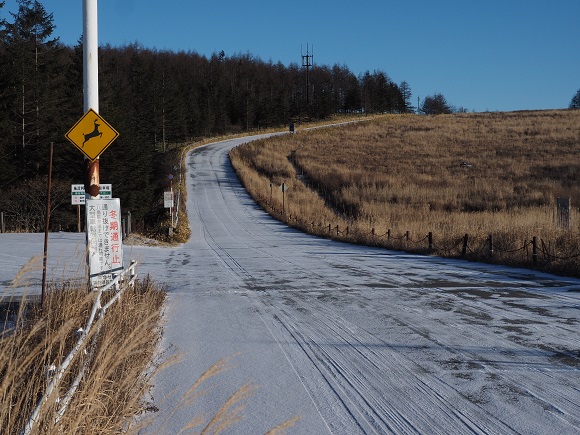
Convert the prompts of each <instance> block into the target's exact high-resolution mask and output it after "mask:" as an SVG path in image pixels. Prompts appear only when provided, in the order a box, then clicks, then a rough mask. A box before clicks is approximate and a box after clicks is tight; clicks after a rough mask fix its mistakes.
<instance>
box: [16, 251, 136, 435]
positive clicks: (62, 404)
mask: <svg viewBox="0 0 580 435" xmlns="http://www.w3.org/2000/svg"><path fill="white" fill-rule="evenodd" d="M127 276H128V279H127ZM136 279H137V262H136V261H135V260H132V261H131V264H130V265H129V267H127V268H126V269H125V270H123V271H122V272H121V273H119V274H118V275H117V276H116V277H115V279H114V280H113V281H112V282H110V283H109V284H107V285H106V286H104V287H102V288H100V289H98V290H95V291H96V292H97V296H96V299H95V303H94V304H93V308H92V310H91V314H90V316H89V319H88V321H87V323H86V325H85V328H84V329H83V328H79V329H78V330H77V335H78V336H79V339H78V341H77V343H76V345H75V346H74V347H73V349H72V350H71V351H70V353H69V354H68V355H67V357H66V358H65V359H64V361H63V363H62V364H61V365H60V366H59V367H54V366H51V367H49V368H48V370H47V373H48V375H49V376H50V382H49V383H48V386H47V387H46V391H45V392H44V394H43V396H42V398H41V399H40V400H39V401H38V404H37V405H36V408H35V409H34V411H33V413H32V415H31V416H30V419H29V420H28V422H27V423H26V426H25V427H24V429H23V430H22V431H21V434H23V435H29V434H30V433H31V432H32V431H33V430H34V428H35V426H36V423H37V422H38V416H39V414H40V411H41V410H42V407H43V405H44V404H45V402H47V401H48V399H49V398H50V397H51V396H52V394H53V392H54V391H55V390H56V389H57V388H58V387H59V385H60V382H61V381H62V378H63V377H64V375H65V373H66V371H67V369H68V367H69V366H70V365H71V363H72V362H73V361H74V359H75V357H76V356H77V355H78V353H79V352H80V351H81V350H83V349H85V341H86V339H87V337H88V336H89V332H90V331H91V328H92V327H93V324H94V322H95V319H96V318H97V317H98V318H102V317H103V316H104V315H105V313H106V312H107V310H108V309H109V308H110V307H111V305H113V304H114V303H115V302H116V301H117V300H119V298H120V297H121V294H122V293H123V291H124V290H125V289H126V288H127V287H133V286H134V285H135V280H136ZM112 289H113V290H114V291H116V293H115V295H114V296H113V297H112V298H111V299H110V300H109V301H108V302H107V303H106V304H105V305H104V306H102V305H101V296H102V295H103V293H104V292H106V291H108V290H112ZM97 334H98V330H97ZM95 336H96V334H95ZM89 361H90V358H86V359H85V361H84V363H83V364H82V366H81V369H80V370H79V373H78V375H77V377H76V378H75V380H74V381H73V383H72V384H71V386H70V388H69V390H68V391H67V393H66V394H65V395H64V397H62V398H59V399H58V400H57V403H58V405H59V408H58V409H57V411H56V416H55V424H56V423H58V421H59V420H60V419H61V418H62V416H63V415H64V413H65V412H66V409H67V407H68V405H69V403H70V401H71V400H72V397H73V395H74V393H75V392H76V390H77V388H78V386H79V384H80V381H81V379H82V378H83V376H84V373H85V371H86V369H87V366H88V363H89Z"/></svg>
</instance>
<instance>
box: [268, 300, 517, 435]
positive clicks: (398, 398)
mask: <svg viewBox="0 0 580 435" xmlns="http://www.w3.org/2000/svg"><path fill="white" fill-rule="evenodd" d="M271 293H272V294H275V293H276V292H271ZM260 302H263V303H264V304H265V305H267V309H266V311H267V312H268V313H269V315H270V316H271V317H272V319H273V320H274V321H275V322H277V323H278V328H279V329H282V330H283V331H285V332H286V334H289V335H290V336H291V337H292V339H293V340H294V341H295V342H296V343H297V344H298V346H299V347H300V349H301V350H302V351H303V353H304V354H306V355H308V359H309V360H310V361H311V363H312V364H314V365H315V366H316V368H317V370H318V371H319V372H320V374H321V376H322V377H323V378H324V380H325V382H326V383H327V384H328V385H329V386H330V387H331V390H332V391H334V392H335V394H336V396H337V399H335V400H340V402H341V407H345V408H346V409H347V411H348V414H350V415H352V416H353V417H354V418H355V419H356V421H357V422H358V425H359V427H360V428H361V430H362V432H363V433H370V432H376V433H427V432H429V433H459V432H461V433H465V431H466V430H468V431H469V432H471V433H482V434H483V433H510V432H513V429H511V428H510V427H509V426H507V425H506V424H505V423H503V422H501V421H499V420H497V419H496V418H495V417H493V416H492V415H490V414H489V413H488V412H487V411H485V410H483V409H481V408H479V407H477V406H476V405H471V404H469V402H466V401H465V400H464V399H463V398H462V397H461V396H460V395H459V394H458V393H457V391H455V390H454V389H452V388H451V387H450V386H448V385H447V384H445V383H444V382H441V381H440V380H439V379H437V378H432V377H430V378H429V381H428V382H426V381H425V380H424V379H425V376H426V374H425V373H422V374H421V377H419V376H417V374H416V373H415V371H413V370H412V369H411V368H410V367H415V368H417V366H415V364H414V363H413V362H412V361H409V360H405V359H401V356H400V355H399V354H398V353H397V352H396V351H392V350H390V349H389V346H388V345H387V344H385V343H384V342H382V341H380V340H378V339H377V338H376V337H374V336H373V335H371V334H369V333H367V332H366V331H364V330H361V329H360V328H358V327H356V326H354V325H352V324H349V323H348V322H346V321H345V320H344V319H341V318H339V317H337V316H336V313H334V312H333V311H332V310H328V309H326V308H325V306H324V305H323V304H320V303H315V302H314V301H312V300H309V301H308V304H309V306H310V307H312V312H311V313H309V314H305V313H304V307H300V309H299V310H296V311H295V312H293V313H291V312H289V309H288V308H286V307H280V305H278V304H275V303H272V302H271V301H269V300H268V299H265V298H260ZM268 302H270V303H268ZM312 313H316V315H314V314H312ZM281 335H282V336H283V335H284V334H281ZM329 337H332V338H333V342H331V343H329ZM278 340H279V341H281V342H284V340H283V339H281V338H279V339H278ZM290 347H291V346H290ZM289 355H290V356H291V357H296V358H297V361H296V363H295V364H294V365H295V366H298V367H303V362H302V363H300V353H296V352H289ZM299 370H300V369H299ZM419 372H421V370H419ZM411 390H414V391H416V393H412V392H411ZM341 397H342V399H340V398H341ZM408 397H412V398H415V399H416V398H417V397H421V398H422V400H421V402H420V403H417V402H415V401H408V400H406V398H408ZM344 398H348V400H345V399H344ZM319 400H321V401H323V402H327V403H330V404H331V405H327V408H328V407H330V408H335V407H336V405H332V399H329V398H328V397H324V396H321V397H319ZM321 407H322V408H325V406H324V405H321ZM458 407H459V409H458ZM342 413H344V411H343V412H342ZM343 429H348V430H349V431H351V430H352V427H346V428H341V430H339V433H347V432H343V431H342V430H343ZM348 433H351V432H348Z"/></svg>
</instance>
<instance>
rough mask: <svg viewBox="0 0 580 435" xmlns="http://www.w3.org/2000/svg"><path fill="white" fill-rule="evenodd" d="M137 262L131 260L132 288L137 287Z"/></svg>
mask: <svg viewBox="0 0 580 435" xmlns="http://www.w3.org/2000/svg"><path fill="white" fill-rule="evenodd" d="M136 265H137V262H136V261H135V260H131V266H130V270H131V272H130V277H131V281H130V283H131V287H134V286H135V278H137V266H136Z"/></svg>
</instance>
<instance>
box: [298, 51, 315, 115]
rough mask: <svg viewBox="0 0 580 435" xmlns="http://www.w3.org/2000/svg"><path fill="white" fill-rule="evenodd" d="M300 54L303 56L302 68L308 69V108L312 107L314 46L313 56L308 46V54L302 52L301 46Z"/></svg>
mask: <svg viewBox="0 0 580 435" xmlns="http://www.w3.org/2000/svg"><path fill="white" fill-rule="evenodd" d="M300 54H301V55H302V68H306V107H307V108H308V106H310V68H312V66H314V46H312V54H310V52H309V51H308V44H306V54H304V53H303V52H302V46H300Z"/></svg>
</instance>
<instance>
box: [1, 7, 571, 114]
mask: <svg viewBox="0 0 580 435" xmlns="http://www.w3.org/2000/svg"><path fill="white" fill-rule="evenodd" d="M41 3H42V4H43V5H44V7H45V9H46V10H47V12H49V13H52V14H54V23H55V25H56V26H57V29H56V36H59V37H60V38H61V41H62V42H63V43H65V44H67V45H74V44H75V43H76V42H77V41H78V39H79V38H80V36H81V32H82V0H44V1H41ZM15 5H16V0H7V1H6V6H5V7H4V9H3V11H2V14H3V15H4V16H7V15H8V11H11V12H15V11H16V6H15ZM134 42H138V43H139V44H141V45H142V46H143V47H146V48H157V49H169V50H173V51H180V50H184V51H195V52H198V53H200V54H202V55H207V56H210V55H211V54H212V53H214V52H219V51H220V50H224V52H225V53H226V55H233V54H236V53H251V54H253V55H254V56H256V57H259V58H260V59H262V60H264V61H269V60H272V61H273V62H275V63H276V62H278V61H281V62H282V63H283V64H285V65H289V64H290V63H297V64H300V63H301V58H300V54H301V53H300V50H301V46H302V48H303V50H305V49H306V44H307V43H308V44H310V45H311V46H312V45H314V62H315V64H318V65H328V66H332V65H334V64H340V65H346V66H348V68H349V69H350V70H351V71H352V72H353V73H355V74H356V75H358V74H360V73H362V72H364V71H366V70H369V71H371V72H372V71H373V70H382V71H384V72H386V73H387V74H388V75H389V77H390V78H391V79H392V80H393V81H394V82H396V83H400V82H401V81H403V80H405V81H407V82H408V83H409V85H410V86H411V90H412V93H413V97H412V98H413V102H414V104H416V103H417V96H420V97H421V99H423V98H424V97H425V96H426V95H433V94H435V93H442V94H443V95H444V96H445V97H446V98H447V101H448V102H449V103H450V104H452V105H454V106H457V107H465V108H467V109H468V110H476V111H485V110H492V111H496V110H500V111H511V110H522V109H551V108H565V107H567V106H568V104H569V103H570V100H571V99H572V96H573V95H574V93H575V92H576V91H577V90H578V89H580V0H551V1H548V0H542V1H540V0H438V1H436V0H407V1H401V0H399V1H393V0H369V1H365V0H361V1H348V2H347V1H343V0H333V1H327V2H322V1H317V0H310V1H304V0H294V1H292V2H278V1H275V0H274V1H273V0H268V1H266V0H248V1H245V2H244V1H239V0H236V1H233V0H223V1H217V0H213V1H212V0H208V1H204V2H200V1H195V0H166V1H159V0H156V1H152V0H101V1H99V43H100V44H101V45H102V44H107V43H109V44H111V45H113V46H121V45H124V44H128V43H134Z"/></svg>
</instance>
